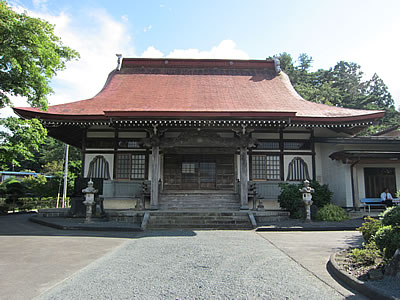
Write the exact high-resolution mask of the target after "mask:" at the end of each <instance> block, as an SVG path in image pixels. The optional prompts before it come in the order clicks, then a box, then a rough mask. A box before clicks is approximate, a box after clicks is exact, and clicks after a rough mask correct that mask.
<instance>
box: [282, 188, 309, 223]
mask: <svg viewBox="0 0 400 300" xmlns="http://www.w3.org/2000/svg"><path fill="white" fill-rule="evenodd" d="M279 187H280V188H281V193H280V195H279V196H278V202H279V205H280V206H281V207H282V208H284V209H286V210H287V211H289V212H290V217H291V218H294V219H298V218H302V217H303V216H304V203H303V200H302V195H301V193H300V189H301V188H302V185H301V184H289V183H282V184H280V185H279Z"/></svg>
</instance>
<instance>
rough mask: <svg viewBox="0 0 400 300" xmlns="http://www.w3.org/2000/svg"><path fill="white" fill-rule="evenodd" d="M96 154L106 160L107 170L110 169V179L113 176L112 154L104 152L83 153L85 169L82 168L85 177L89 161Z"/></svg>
mask: <svg viewBox="0 0 400 300" xmlns="http://www.w3.org/2000/svg"><path fill="white" fill-rule="evenodd" d="M98 155H102V156H103V157H104V158H105V159H106V160H107V162H108V166H109V170H110V177H111V178H110V179H113V178H114V174H113V173H114V154H109V153H107V154H105V153H86V154H85V169H84V173H83V174H84V175H85V177H87V175H88V172H89V165H90V162H91V161H92V160H93V158H95V157H96V156H98Z"/></svg>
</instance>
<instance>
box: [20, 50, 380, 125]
mask: <svg viewBox="0 0 400 300" xmlns="http://www.w3.org/2000/svg"><path fill="white" fill-rule="evenodd" d="M14 110H15V111H16V112H17V113H18V114H19V115H21V116H23V117H33V116H37V117H40V118H44V119H53V118H70V119H95V118H97V119H106V118H109V117H116V116H120V117H138V116H147V117H162V116H165V117H181V116H187V117H201V116H204V117H234V116H238V117H290V118H291V119H292V120H298V121H317V122H318V121H322V120H323V121H326V120H327V119H329V120H330V121H338V122H340V121H344V122H345V121H354V120H369V119H376V118H380V117H382V116H383V114H384V112H382V111H371V110H356V109H345V108H340V107H334V106H328V105H324V104H317V103H313V102H310V101H306V100H304V99H303V98H301V97H300V96H299V95H298V94H297V93H296V91H295V90H294V88H293V87H292V85H291V83H290V80H289V78H288V76H287V75H286V74H284V73H283V72H280V73H277V72H276V71H275V65H274V61H272V60H195V59H137V58H133V59H132V58H128V59H124V60H123V61H122V66H121V69H120V70H114V71H113V72H111V73H110V75H109V78H108V80H107V82H106V84H105V86H104V88H103V89H102V90H101V91H100V92H99V93H98V94H97V95H96V96H94V97H93V98H91V99H87V100H81V101H76V102H71V103H67V104H60V105H53V106H50V107H49V109H48V111H45V112H43V111H40V110H38V109H37V108H21V107H19V108H15V109H14Z"/></svg>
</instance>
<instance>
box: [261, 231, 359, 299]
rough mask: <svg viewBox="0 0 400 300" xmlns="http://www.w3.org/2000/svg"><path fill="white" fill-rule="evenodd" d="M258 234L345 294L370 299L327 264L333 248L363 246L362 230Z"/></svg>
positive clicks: (355, 297) (352, 297)
mask: <svg viewBox="0 0 400 300" xmlns="http://www.w3.org/2000/svg"><path fill="white" fill-rule="evenodd" d="M258 234H259V235H260V236H262V237H263V238H265V239H266V240H267V241H269V242H271V243H272V244H273V245H275V246H276V247H277V248H279V249H280V250H282V252H284V253H285V254H287V255H288V256H289V257H291V258H292V259H293V260H294V261H296V262H298V263H299V264H300V265H301V266H303V267H304V268H305V269H307V270H308V271H310V272H311V273H313V274H314V275H315V276H316V277H318V278H319V279H320V280H322V281H324V282H325V283H326V284H327V285H329V286H331V287H332V288H334V289H335V290H337V291H338V292H340V293H341V294H342V295H344V296H345V297H349V298H351V299H366V298H364V297H363V296H361V295H359V294H358V293H357V292H355V291H350V290H348V289H346V288H345V287H343V286H342V285H340V284H339V283H338V282H337V281H336V280H335V279H334V278H332V276H331V274H329V272H328V270H327V268H326V266H327V263H328V261H329V257H330V255H331V254H332V253H333V252H337V251H340V250H342V249H346V248H348V247H358V246H361V244H362V242H363V238H362V236H361V234H360V233H359V232H358V231H329V232H324V231H318V232H316V231H310V232H258ZM354 293H357V294H356V295H355V294H354Z"/></svg>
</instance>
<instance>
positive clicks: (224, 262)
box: [37, 231, 344, 300]
mask: <svg viewBox="0 0 400 300" xmlns="http://www.w3.org/2000/svg"><path fill="white" fill-rule="evenodd" d="M343 298H344V297H343V296H342V295H341V294H339V293H338V292H337V291H335V290H334V289H333V288H331V287H330V286H328V285H327V284H325V283H324V282H322V281H321V280H320V279H318V278H317V277H316V276H314V275H313V274H312V273H310V272H309V271H307V270H306V269H304V268H303V267H301V266H300V265H299V264H298V263H296V262H295V261H293V260H292V259H291V258H289V257H288V256H287V255H285V254H284V253H283V252H282V251H281V250H279V249H277V248H276V247H275V246H273V245H272V244H271V243H270V242H268V241H267V240H265V239H263V238H262V237H260V236H259V235H257V234H256V233H255V232H252V231H195V232H194V231H172V232H162V233H161V232H150V233H143V234H142V236H141V237H140V238H138V239H135V240H129V241H127V242H125V243H124V244H123V245H121V246H120V247H119V248H117V249H116V250H114V251H113V252H111V253H109V254H108V255H106V256H104V257H102V258H101V259H99V260H97V261H95V262H94V263H92V264H90V265H89V266H88V267H86V268H84V269H82V270H81V271H79V272H78V273H76V274H74V275H73V276H72V277H70V278H69V279H67V280H65V281H63V282H62V283H61V284H59V285H57V286H56V287H54V288H53V289H51V290H49V291H48V292H47V293H45V294H43V295H41V296H39V297H38V298H37V299H41V300H42V299H63V300H64V299H310V300H311V299H343Z"/></svg>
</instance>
